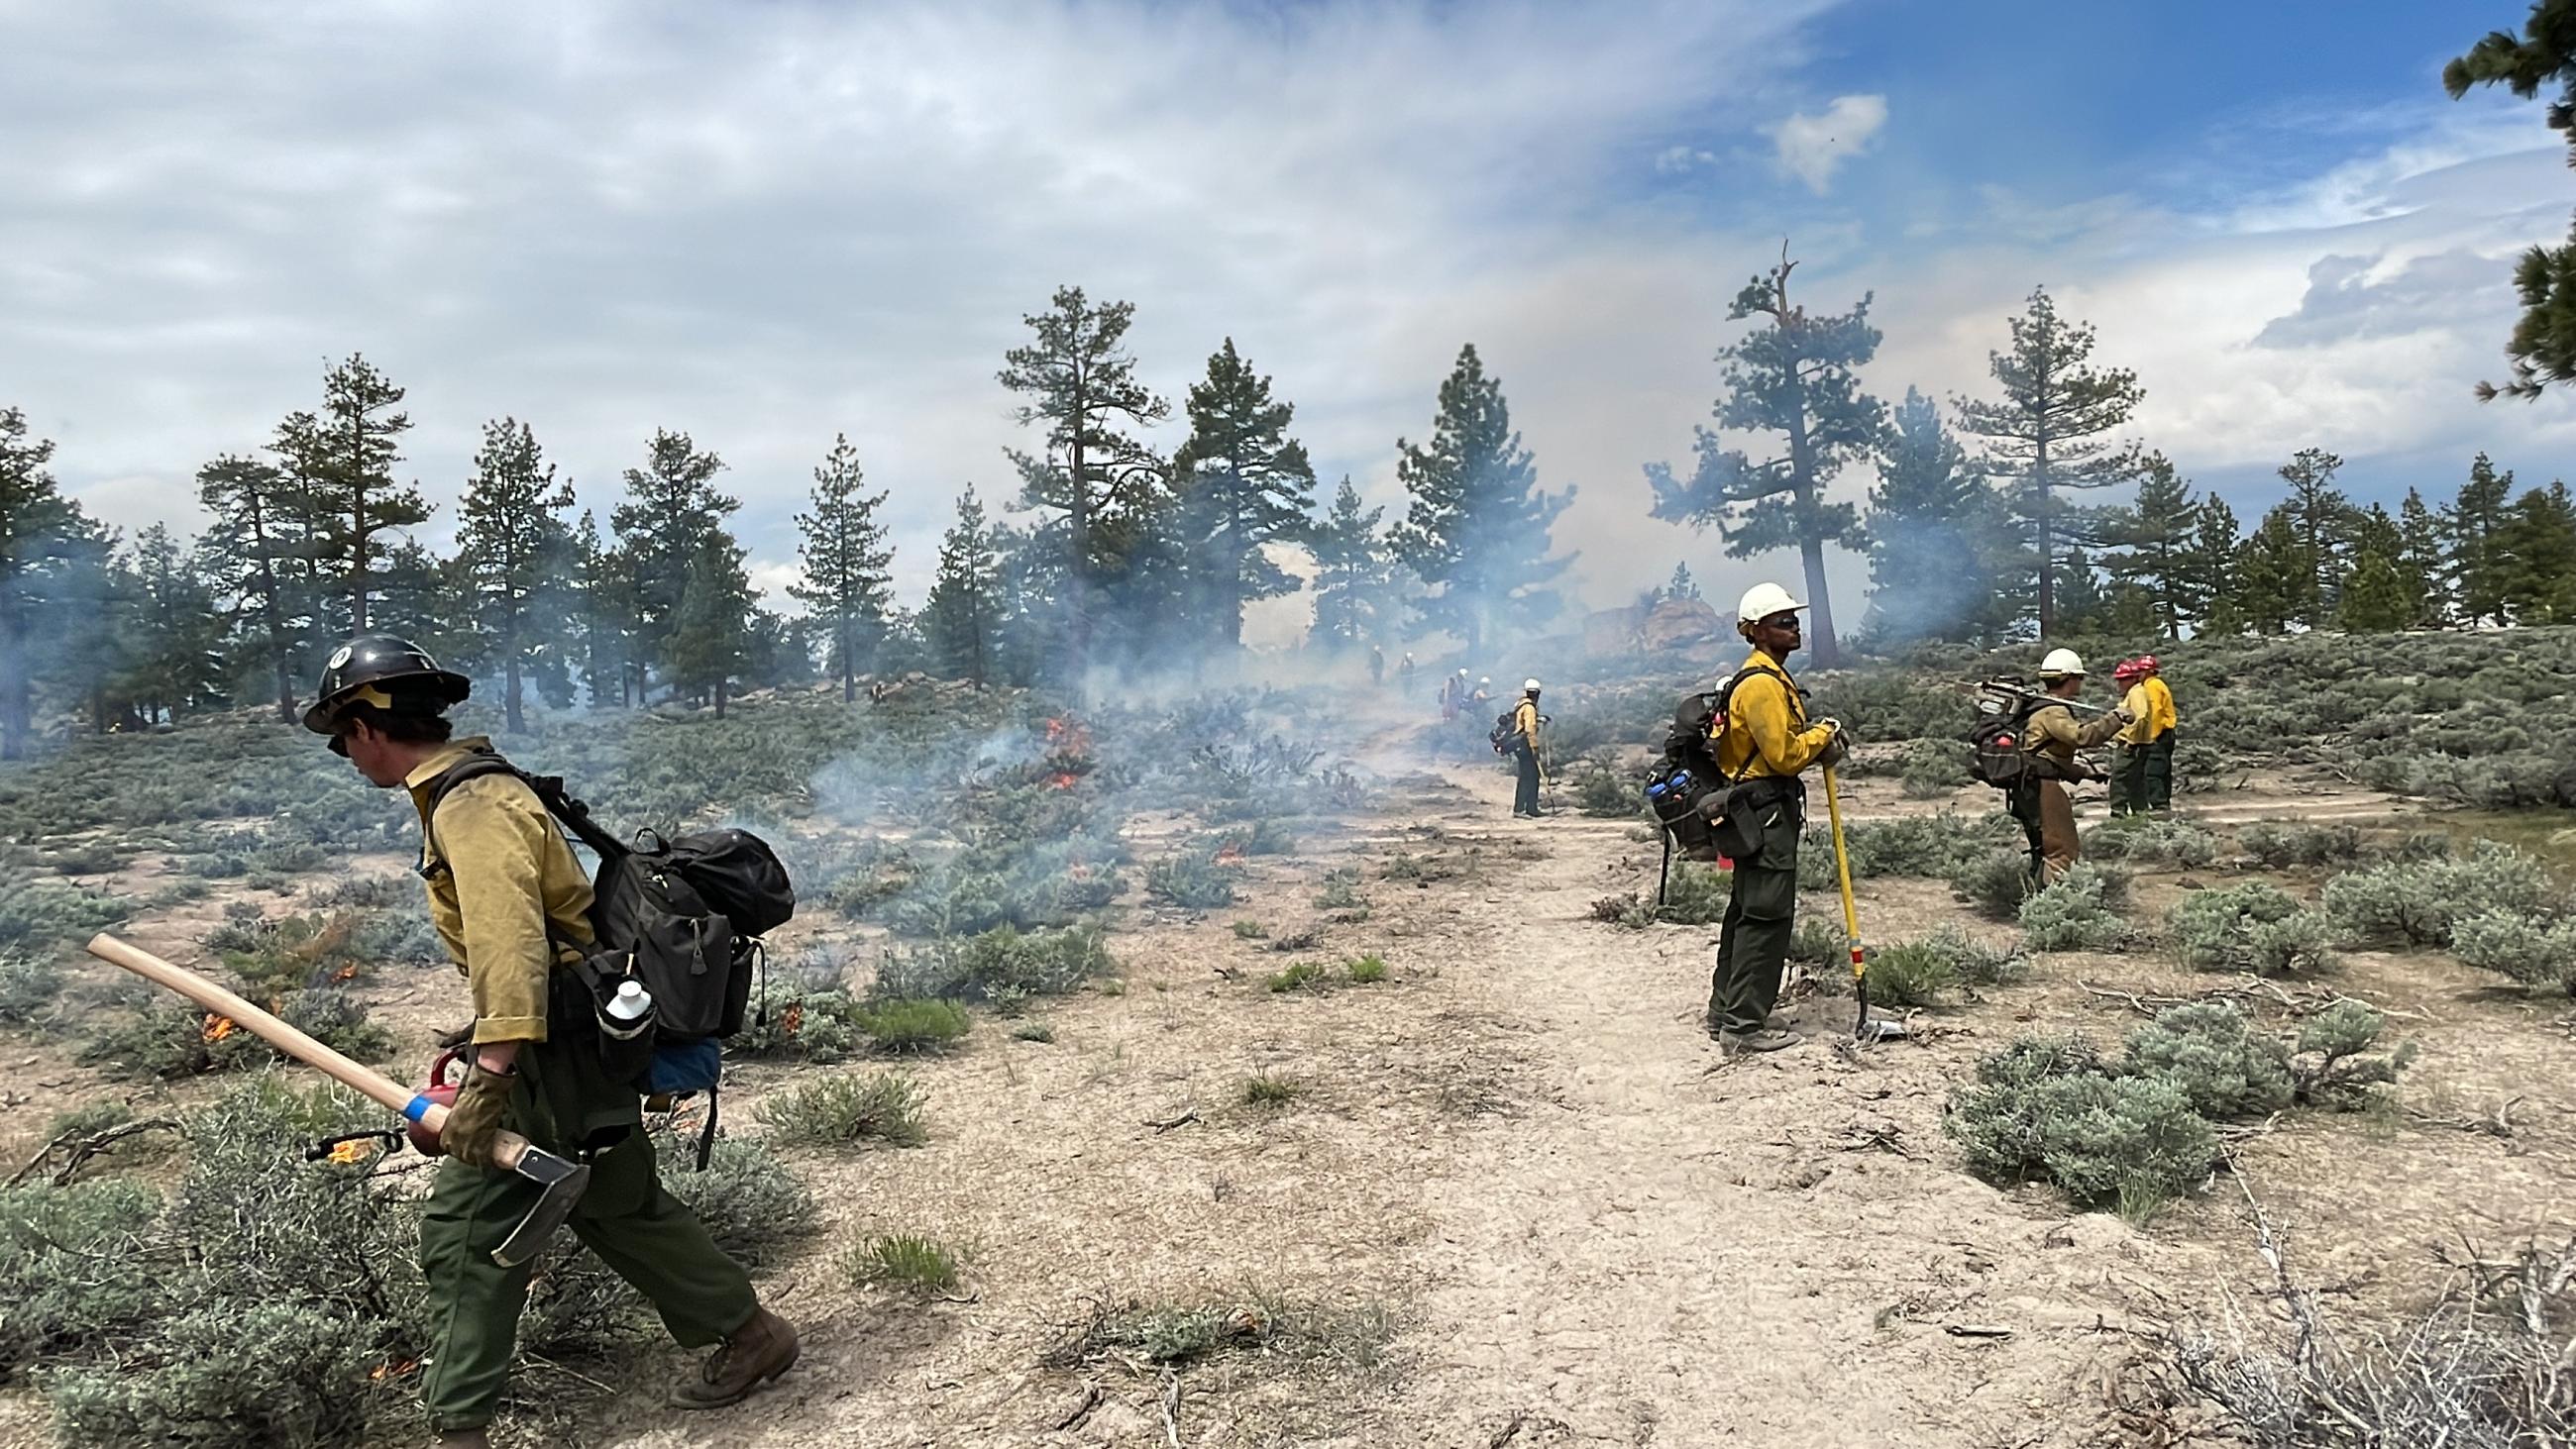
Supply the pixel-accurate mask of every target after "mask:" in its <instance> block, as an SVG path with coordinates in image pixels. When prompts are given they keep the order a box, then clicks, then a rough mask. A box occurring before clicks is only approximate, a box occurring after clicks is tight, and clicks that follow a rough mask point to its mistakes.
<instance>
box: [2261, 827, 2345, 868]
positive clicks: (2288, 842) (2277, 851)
mask: <svg viewBox="0 0 2576 1449" xmlns="http://www.w3.org/2000/svg"><path fill="white" fill-rule="evenodd" d="M2236 840H2237V843H2238V844H2240V845H2242V846H2244V847H2245V852H2246V854H2248V855H2251V856H2253V857H2254V859H2255V860H2256V861H2258V862H2260V863H2261V864H2263V865H2265V866H2269V867H2270V868H2272V869H2274V870H2287V869H2288V868H2290V867H2291V866H2297V865H2337V864H2341V863H2343V862H2345V861H2349V860H2355V859H2358V858H2359V857H2360V855H2361V832H2360V831H2359V830H2356V829H2354V828H2353V827H2351V826H2349V825H2304V824H2294V825H2277V824H2274V823H2272V822H2270V821H2258V822H2256V823H2254V824H2252V825H2248V826H2246V827H2245V828H2244V829H2243V830H2240V831H2238V832H2237V833H2236Z"/></svg>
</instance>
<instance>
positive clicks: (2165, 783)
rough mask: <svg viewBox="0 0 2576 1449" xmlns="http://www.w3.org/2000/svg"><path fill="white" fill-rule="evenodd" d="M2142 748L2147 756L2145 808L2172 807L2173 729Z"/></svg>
mask: <svg viewBox="0 0 2576 1449" xmlns="http://www.w3.org/2000/svg"><path fill="white" fill-rule="evenodd" d="M2144 749H2145V753H2146V756H2147V764H2146V771H2145V789H2146V808H2147V809H2149V810H2171V809H2172V808H2173V755H2174V737H2173V731H2171V730H2167V731H2165V732H2164V736H2163V737H2162V738H2160V739H2158V740H2157V741H2156V742H2155V743H2154V744H2151V745H2147V746H2145V747H2144Z"/></svg>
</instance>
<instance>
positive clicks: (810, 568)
mask: <svg viewBox="0 0 2576 1449" xmlns="http://www.w3.org/2000/svg"><path fill="white" fill-rule="evenodd" d="M866 481H867V480H866V477H865V475H863V474H862V473H861V472H860V471H859V454H858V450H857V449H856V448H853V447H851V446H850V440H849V438H848V436H847V435H841V434H836V435H834V437H833V439H832V451H831V452H830V453H829V454H828V455H826V456H825V457H824V459H823V465H822V466H821V467H819V468H816V469H815V470H814V511H813V512H811V513H800V514H798V515H796V528H797V531H798V532H799V533H800V534H802V535H803V538H802V540H801V541H800V542H799V543H798V544H797V553H798V555H799V556H800V557H801V559H802V560H803V563H804V572H803V575H802V577H801V578H800V579H799V580H798V581H797V582H795V583H793V584H790V585H788V586H787V592H788V593H790V594H792V595H794V596H795V597H797V598H798V599H801V600H803V601H804V603H805V606H806V607H807V608H808V609H811V610H812V611H813V617H814V620H815V622H816V624H817V625H818V626H819V627H820V628H821V630H822V632H823V637H824V638H825V639H826V640H827V641H829V648H828V651H827V657H826V659H825V667H827V668H829V669H830V670H831V671H832V672H833V673H834V674H835V675H837V676H839V678H840V681H841V700H842V702H843V703H845V704H846V703H848V702H850V701H852V700H855V699H857V698H858V696H859V686H858V676H859V673H860V670H861V666H862V665H865V666H866V667H867V668H869V669H873V668H875V656H876V649H877V644H878V642H879V641H880V640H881V639H883V638H884V636H885V628H886V610H887V607H888V606H889V604H890V603H891V602H892V599H893V588H894V586H893V576H892V575H891V574H890V573H889V572H888V565H890V564H892V563H893V562H894V551H893V550H892V549H891V548H888V547H887V546H886V531H885V525H883V524H881V523H879V522H877V509H878V508H880V507H882V506H883V505H884V503H885V501H886V495H885V494H884V493H882V492H879V493H875V494H870V493H868V492H867V491H866V490H865V488H864V487H863V485H864V484H865V483H866Z"/></svg>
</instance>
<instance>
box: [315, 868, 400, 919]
mask: <svg viewBox="0 0 2576 1449" xmlns="http://www.w3.org/2000/svg"><path fill="white" fill-rule="evenodd" d="M304 899H305V901H306V902H307V903H309V904H310V905H312V906H313V907H315V908H316V909H318V910H326V911H329V910H361V911H362V910H384V909H407V910H412V911H415V912H416V911H418V909H419V907H420V903H421V889H420V883H419V882H417V881H415V880H413V879H411V878H410V877H408V876H399V875H352V876H342V877H340V878H338V879H335V880H332V881H329V882H327V883H324V884H321V885H315V886H309V887H307V888H306V889H305V892H304Z"/></svg>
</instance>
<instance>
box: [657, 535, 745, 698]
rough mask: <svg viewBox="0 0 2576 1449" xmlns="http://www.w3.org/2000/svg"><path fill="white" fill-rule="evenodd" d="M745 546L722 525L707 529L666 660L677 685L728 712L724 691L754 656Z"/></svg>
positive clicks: (682, 597)
mask: <svg viewBox="0 0 2576 1449" xmlns="http://www.w3.org/2000/svg"><path fill="white" fill-rule="evenodd" d="M742 556H743V555H742V548H741V546H740V545H738V544H736V543H735V542H734V541H733V535H732V534H730V533H727V532H725V531H724V530H723V529H722V528H713V529H710V530H708V531H707V532H706V533H705V534H704V535H702V536H701V537H700V538H699V540H698V546H697V549H696V551H695V552H694V553H692V554H691V555H690V556H689V568H688V572H687V574H686V575H684V576H683V581H682V584H681V589H680V608H679V614H678V618H677V622H676V626H675V627H674V628H673V630H672V633H671V642H670V645H669V649H668V660H669V664H670V669H671V680H672V683H673V684H674V685H676V686H677V687H679V688H681V689H685V690H688V691H689V692H690V693H691V695H692V696H693V697H695V698H698V699H712V700H713V701H714V702H715V707H716V718H718V719H723V718H724V717H725V697H726V693H727V691H728V689H729V688H730V687H731V685H732V683H733V680H734V678H735V677H736V676H737V675H740V674H742V673H743V672H744V670H745V666H746V665H747V664H748V663H749V662H750V659H751V648H752V642H753V633H754V623H753V618H752V613H753V594H752V591H751V579H750V578H749V576H747V575H746V574H744V572H743V569H742Z"/></svg>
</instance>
